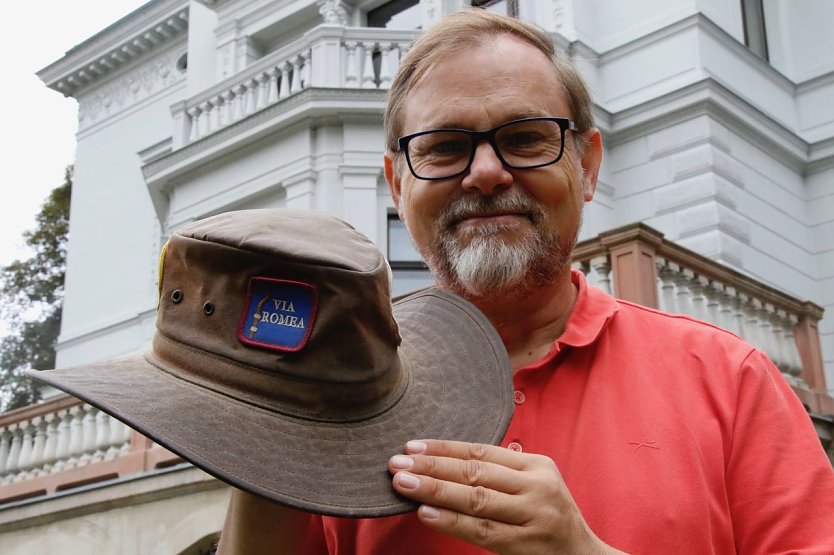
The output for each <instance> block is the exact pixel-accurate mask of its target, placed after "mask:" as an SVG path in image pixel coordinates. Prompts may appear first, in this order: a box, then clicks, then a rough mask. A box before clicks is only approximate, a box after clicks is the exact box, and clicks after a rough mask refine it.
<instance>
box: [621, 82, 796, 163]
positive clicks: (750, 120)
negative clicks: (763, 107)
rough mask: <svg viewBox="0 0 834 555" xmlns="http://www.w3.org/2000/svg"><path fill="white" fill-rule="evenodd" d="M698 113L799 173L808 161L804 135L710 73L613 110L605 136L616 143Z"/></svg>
mask: <svg viewBox="0 0 834 555" xmlns="http://www.w3.org/2000/svg"><path fill="white" fill-rule="evenodd" d="M697 115H708V116H710V117H711V118H713V119H715V120H716V121H720V122H721V124H722V125H724V126H726V127H727V128H729V129H730V130H732V131H733V132H735V133H738V134H739V135H741V136H744V137H746V138H747V139H748V140H750V141H751V142H752V143H754V144H756V145H758V146H759V147H760V148H761V149H763V150H765V151H767V152H769V153H770V154H771V155H773V156H774V158H777V159H778V160H780V161H782V162H783V163H785V164H786V165H788V166H789V167H791V168H793V169H794V170H796V171H798V172H800V173H804V172H805V171H806V169H807V166H808V164H809V163H810V162H811V161H812V160H811V157H810V151H811V145H810V144H809V143H808V142H807V141H805V140H804V139H803V138H802V137H800V136H798V135H797V134H796V133H795V132H794V131H793V130H791V129H788V128H787V127H785V126H784V125H782V124H781V123H780V122H778V121H775V120H774V119H772V118H770V117H768V116H767V115H766V114H764V113H763V112H761V111H760V110H758V109H757V108H756V107H754V106H752V105H750V104H749V103H748V102H746V101H745V100H744V99H742V98H740V97H739V96H738V95H736V94H735V93H734V92H733V91H731V90H730V89H728V88H727V87H725V86H724V85H723V84H722V83H719V82H718V81H715V80H714V79H711V78H704V79H702V80H700V81H697V82H695V83H692V84H690V85H688V86H686V87H683V88H681V89H677V90H675V91H673V92H670V93H668V94H665V95H662V96H658V97H656V98H653V99H651V100H650V101H648V102H645V103H642V104H639V105H637V106H632V107H630V108H628V109H626V110H621V111H619V112H615V113H612V114H611V119H610V128H609V129H608V134H607V136H606V140H607V141H608V143H609V144H610V145H611V146H615V145H617V144H620V143H623V142H627V141H629V140H632V139H634V138H635V137H638V136H642V135H646V134H648V133H651V132H653V131H655V130H659V129H663V128H666V127H669V126H671V125H674V124H675V123H678V122H682V121H686V120H689V119H692V118H693V117H696V116H697Z"/></svg>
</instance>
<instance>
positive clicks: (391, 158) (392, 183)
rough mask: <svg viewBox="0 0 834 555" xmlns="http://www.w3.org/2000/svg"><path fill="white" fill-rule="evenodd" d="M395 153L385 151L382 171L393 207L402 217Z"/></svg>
mask: <svg viewBox="0 0 834 555" xmlns="http://www.w3.org/2000/svg"><path fill="white" fill-rule="evenodd" d="M396 156H397V155H396V154H395V153H393V152H386V153H385V156H384V158H383V171H384V173H385V181H387V182H388V188H389V189H390V190H391V198H392V199H393V200H394V208H396V209H397V213H398V214H399V215H400V219H402V217H403V215H402V210H401V209H400V198H401V197H402V189H401V187H402V180H401V179H400V173H399V172H398V171H397V165H398V164H397V160H396Z"/></svg>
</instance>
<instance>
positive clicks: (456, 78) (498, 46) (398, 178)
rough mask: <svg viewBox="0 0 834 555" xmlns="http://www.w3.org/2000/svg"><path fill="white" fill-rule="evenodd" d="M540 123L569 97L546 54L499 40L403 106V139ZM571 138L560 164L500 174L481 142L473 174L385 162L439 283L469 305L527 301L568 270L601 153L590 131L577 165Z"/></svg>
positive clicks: (444, 69) (426, 82)
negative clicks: (419, 172) (427, 173)
mask: <svg viewBox="0 0 834 555" xmlns="http://www.w3.org/2000/svg"><path fill="white" fill-rule="evenodd" d="M536 116H551V117H566V118H571V116H572V114H570V113H569V111H568V103H567V100H566V95H565V92H564V90H563V88H562V86H561V84H560V83H559V81H558V78H557V76H556V75H555V71H554V69H553V66H552V65H551V64H550V62H549V60H548V59H547V58H546V57H545V55H544V54H543V53H541V52H540V51H539V50H537V49H536V48H534V47H533V46H530V45H528V44H525V43H523V42H521V41H519V40H518V39H514V38H510V37H501V38H498V39H496V40H494V41H487V42H486V43H485V44H484V45H482V46H479V47H477V48H475V49H471V50H468V51H466V52H464V53H460V54H457V55H452V56H449V57H447V58H445V59H443V60H442V61H441V62H440V63H437V64H435V65H434V66H433V67H432V68H431V69H429V71H428V73H427V74H426V76H425V77H424V79H423V80H422V82H420V84H419V85H418V86H417V87H415V88H414V89H412V90H411V92H410V93H409V95H408V97H407V99H406V102H405V106H404V110H403V134H406V135H407V134H411V133H416V132H419V131H427V130H430V129H439V128H461V129H471V130H486V129H490V128H493V127H495V126H497V125H500V124H502V123H505V122H508V121H512V120H516V119H521V118H528V117H536ZM572 135H573V133H572V132H570V131H568V132H567V133H566V137H565V151H564V154H563V156H562V158H561V160H559V162H557V163H556V164H552V165H550V166H545V167H542V168H536V169H524V170H516V169H508V168H505V167H504V166H503V165H502V164H501V161H500V160H499V159H498V157H497V156H496V154H495V151H494V150H493V149H492V147H491V145H490V144H489V143H488V142H482V143H480V144H479V145H478V146H477V149H476V153H475V158H474V160H473V162H472V165H471V167H470V170H469V172H467V173H466V174H464V175H462V176H459V177H455V178H450V179H445V180H441V181H425V180H420V179H417V178H415V177H413V176H412V175H411V173H410V172H409V170H408V167H407V165H406V164H405V161H404V160H401V161H400V163H396V161H395V160H394V159H392V158H389V157H388V156H386V163H385V173H386V178H387V179H388V182H389V185H390V186H391V191H392V195H393V198H394V203H395V205H396V206H397V210H398V211H399V214H400V217H401V218H402V219H403V220H404V221H405V223H406V225H407V227H408V230H409V232H410V234H411V236H412V239H413V240H414V243H415V245H416V246H417V248H418V250H419V251H420V253H421V254H422V255H423V258H424V259H425V260H426V262H427V263H428V264H429V266H430V267H431V269H432V271H433V272H434V274H435V276H436V278H437V280H438V282H439V284H440V285H441V286H444V287H447V288H449V289H452V290H453V291H456V292H458V293H459V294H462V295H464V296H467V297H470V298H478V297H484V296H488V295H495V294H502V293H514V294H518V295H523V294H525V293H526V292H528V291H529V290H531V289H532V288H536V287H540V286H543V285H546V284H548V283H550V282H552V281H553V280H554V279H555V278H556V276H557V275H558V274H559V273H561V272H565V271H567V268H568V267H569V265H568V261H569V259H570V251H571V249H572V248H573V244H574V242H575V240H576V235H577V233H578V230H579V225H580V221H581V213H582V206H583V204H584V202H585V201H588V200H590V199H591V198H592V196H593V192H594V187H595V185H596V176H597V171H598V167H599V161H600V156H601V145H600V142H599V134H598V132H597V131H596V130H594V131H592V132H589V133H587V134H586V137H588V138H589V139H590V143H589V144H588V145H587V147H586V148H585V149H584V151H583V152H584V154H583V155H582V157H581V158H580V157H579V156H578V154H577V150H576V148H575V142H574V141H575V140H579V137H578V136H576V137H574V136H572ZM583 166H584V168H583Z"/></svg>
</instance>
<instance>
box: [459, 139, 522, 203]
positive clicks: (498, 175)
mask: <svg viewBox="0 0 834 555" xmlns="http://www.w3.org/2000/svg"><path fill="white" fill-rule="evenodd" d="M512 182H513V175H512V174H511V173H510V172H509V171H507V168H505V167H504V164H502V163H501V160H500V159H499V158H498V154H496V152H495V149H493V147H492V145H491V144H490V143H489V142H488V141H482V142H481V143H480V144H479V145H478V146H477V147H476V148H475V157H474V158H473V159H472V165H471V166H469V173H467V174H466V175H465V176H464V177H463V181H462V182H461V186H462V187H463V188H464V189H466V190H467V191H472V192H479V193H480V194H482V195H486V196H491V195H494V194H497V193H500V192H501V191H503V190H504V189H506V188H508V187H509V186H510V185H511V184H512Z"/></svg>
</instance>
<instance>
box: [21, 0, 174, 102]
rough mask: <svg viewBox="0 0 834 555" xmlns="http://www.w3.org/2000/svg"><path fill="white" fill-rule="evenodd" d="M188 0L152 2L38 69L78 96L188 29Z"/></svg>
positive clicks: (45, 78) (55, 84)
mask: <svg viewBox="0 0 834 555" xmlns="http://www.w3.org/2000/svg"><path fill="white" fill-rule="evenodd" d="M188 14H189V11H188V3H187V2H184V1H183V0H168V1H167V2H159V3H155V2H151V3H149V5H148V6H146V7H142V8H140V9H138V10H136V11H135V12H133V13H132V14H130V15H128V16H127V17H125V18H123V19H122V20H120V21H118V22H116V23H114V24H113V25H111V26H110V27H108V28H107V29H105V30H104V31H102V32H101V33H99V34H97V35H95V36H93V37H92V38H90V39H88V40H87V41H85V42H83V43H81V44H79V45H78V46H76V47H74V48H73V49H71V50H70V51H69V52H67V54H66V55H65V56H64V57H63V58H61V59H60V60H58V61H56V62H54V63H52V64H51V65H49V66H47V67H45V68H44V69H42V70H40V71H39V72H38V77H39V78H40V79H41V80H42V81H43V82H44V83H45V84H46V85H47V86H48V87H49V88H51V89H54V90H56V91H58V92H60V93H62V94H63V95H64V96H71V97H74V98H77V97H78V95H79V94H80V93H82V92H83V91H84V90H87V89H89V88H91V87H94V86H95V85H96V84H97V83H100V82H101V81H102V80H104V79H106V78H107V77H108V76H110V75H112V74H113V73H114V72H117V71H119V70H121V69H122V68H124V67H126V66H128V65H130V64H131V63H133V62H135V61H136V60H138V59H140V58H144V57H147V56H148V55H149V54H151V53H152V52H155V51H158V50H159V49H161V48H164V47H165V46H167V45H170V44H172V43H173V42H175V41H177V40H178V39H180V38H182V37H184V36H186V35H187V33H188Z"/></svg>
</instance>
